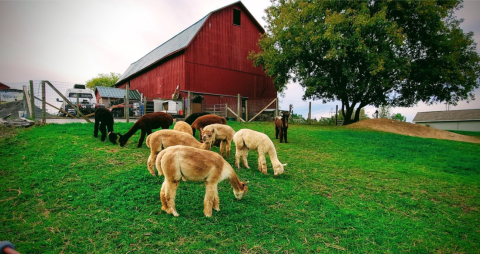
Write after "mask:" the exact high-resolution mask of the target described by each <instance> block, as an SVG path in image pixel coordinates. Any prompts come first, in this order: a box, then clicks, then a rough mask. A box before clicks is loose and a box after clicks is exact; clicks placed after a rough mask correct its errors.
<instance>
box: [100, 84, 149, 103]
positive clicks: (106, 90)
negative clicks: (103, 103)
mask: <svg viewBox="0 0 480 254" xmlns="http://www.w3.org/2000/svg"><path fill="white" fill-rule="evenodd" d="M97 92H98V93H99V94H100V97H109V98H123V97H125V89H120V88H113V87H105V86H97V88H96V90H95V94H96V93H97ZM128 98H129V99H130V100H140V99H141V98H142V97H141V95H140V93H139V92H138V91H137V90H129V91H128Z"/></svg>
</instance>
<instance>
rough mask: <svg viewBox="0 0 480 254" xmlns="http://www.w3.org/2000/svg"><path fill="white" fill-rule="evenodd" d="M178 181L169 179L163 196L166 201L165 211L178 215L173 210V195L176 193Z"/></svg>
mask: <svg viewBox="0 0 480 254" xmlns="http://www.w3.org/2000/svg"><path fill="white" fill-rule="evenodd" d="M178 183H179V182H178V181H169V182H168V184H167V188H166V190H165V196H166V201H167V210H166V212H167V213H169V214H172V215H173V216H175V217H178V216H179V215H180V214H178V213H177V211H176V210H175V196H176V195H177V188H178Z"/></svg>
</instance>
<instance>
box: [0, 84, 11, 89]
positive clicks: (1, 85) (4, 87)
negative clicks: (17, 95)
mask: <svg viewBox="0 0 480 254" xmlns="http://www.w3.org/2000/svg"><path fill="white" fill-rule="evenodd" d="M2 89H10V87H9V86H7V85H5V84H4V83H1V82H0V90H2Z"/></svg>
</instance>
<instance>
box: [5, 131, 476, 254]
mask: <svg viewBox="0 0 480 254" xmlns="http://www.w3.org/2000/svg"><path fill="white" fill-rule="evenodd" d="M131 125H132V124H131V123H130V124H128V123H116V124H115V130H116V131H117V132H121V133H124V132H126V131H127V130H128V129H129V127H130V126H131ZM229 125H231V126H232V127H233V128H234V129H235V130H239V129H241V128H249V129H254V130H258V131H261V132H264V133H266V134H267V135H268V136H269V137H270V138H271V139H272V140H273V142H274V144H275V146H276V148H277V152H278V157H279V160H280V161H281V162H282V163H288V166H286V167H285V173H284V174H282V175H280V176H277V177H274V176H273V171H272V167H271V164H270V161H269V159H268V158H267V164H268V175H263V174H261V173H260V172H258V170H257V169H256V168H257V167H256V165H257V154H256V153H255V152H250V154H249V164H250V166H251V167H252V168H251V169H245V168H242V169H240V170H237V174H238V176H239V178H240V180H242V181H245V180H248V181H249V182H250V183H249V192H248V194H247V195H246V196H244V198H243V199H242V200H240V201H238V200H236V199H235V197H234V195H233V191H232V187H231V186H230V185H229V183H228V181H224V182H221V183H220V184H219V186H218V187H219V190H218V192H219V195H220V209H221V210H220V212H216V211H213V216H212V217H211V218H206V217H204V215H203V197H204V195H205V186H204V184H203V183H194V182H181V183H180V185H179V188H178V191H177V196H176V207H177V211H178V213H179V214H180V217H173V216H172V215H169V214H166V213H165V212H163V211H161V210H160V207H161V202H160V199H159V191H160V187H161V184H162V182H163V176H162V177H153V176H151V175H150V174H149V173H148V171H147V169H146V160H147V157H148V154H149V149H148V148H147V147H146V146H145V144H144V146H143V147H142V148H136V142H137V141H138V138H139V136H140V133H139V132H138V133H137V134H135V135H134V136H133V137H132V138H131V139H130V141H129V143H128V144H127V146H126V147H124V148H121V147H119V146H118V145H117V146H115V145H113V144H111V143H109V142H105V143H102V142H100V141H99V140H98V139H95V138H94V137H93V124H78V123H77V124H66V125H56V124H52V125H47V126H43V127H33V128H32V129H28V130H20V131H18V133H17V132H13V134H14V135H13V136H9V137H6V138H3V139H0V158H1V167H0V168H1V170H0V175H1V177H0V221H1V228H2V230H1V231H0V240H8V241H11V242H12V243H14V244H15V245H16V247H17V250H18V251H19V252H21V253H24V254H26V253H213V252H219V253H316V252H320V251H323V252H327V253H404V252H410V253H479V252H480V211H479V208H480V177H479V176H480V159H479V155H480V145H479V144H472V143H463V142H456V141H447V140H435V139H423V138H417V137H409V136H401V135H396V134H390V133H383V132H373V131H361V130H351V129H347V128H345V127H322V126H309V125H298V124H297V125H290V128H289V143H288V144H284V143H282V144H280V143H279V142H278V140H275V139H274V128H273V123H248V124H239V123H235V122H229ZM197 135H198V134H197ZM213 150H214V151H218V148H216V147H215V148H214V149H213ZM232 150H233V151H232V157H231V158H230V159H227V161H228V162H229V163H230V164H231V165H233V164H234V151H235V149H234V148H233V149H232Z"/></svg>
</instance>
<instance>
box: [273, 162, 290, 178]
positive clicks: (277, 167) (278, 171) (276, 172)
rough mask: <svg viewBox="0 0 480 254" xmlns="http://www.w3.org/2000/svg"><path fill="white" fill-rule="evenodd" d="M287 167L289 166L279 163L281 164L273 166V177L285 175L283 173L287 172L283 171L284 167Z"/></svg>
mask: <svg viewBox="0 0 480 254" xmlns="http://www.w3.org/2000/svg"><path fill="white" fill-rule="evenodd" d="M285 166H287V164H282V163H279V164H277V165H275V166H273V175H276V176H278V175H281V174H283V172H284V171H285V170H284V169H283V167H285Z"/></svg>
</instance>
